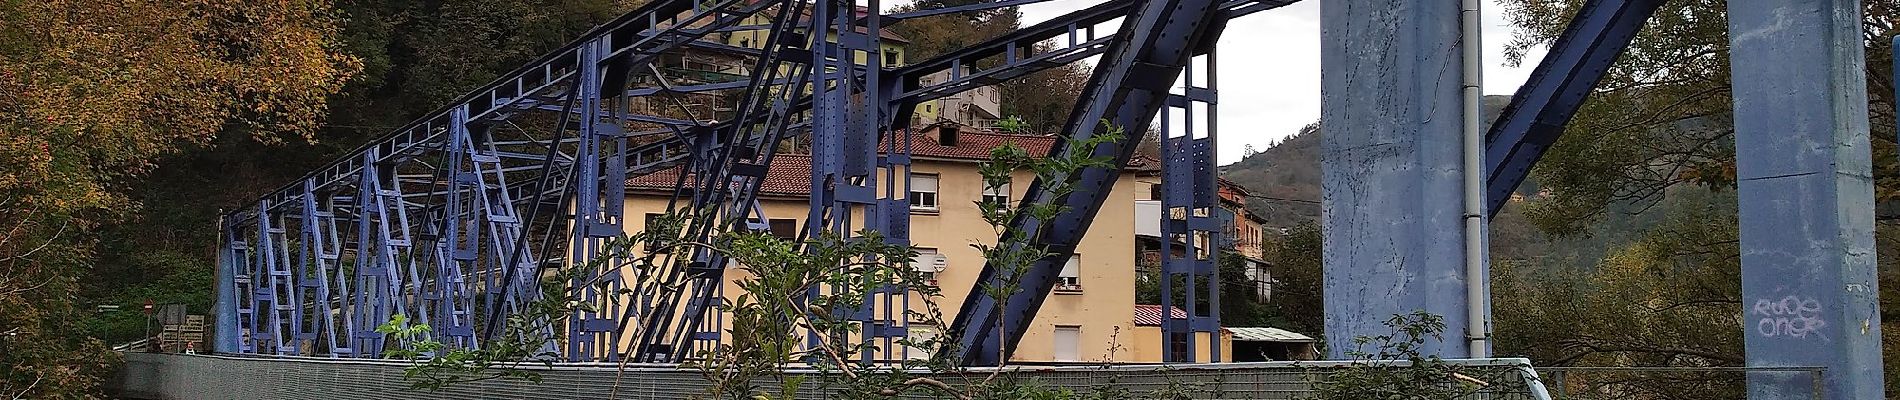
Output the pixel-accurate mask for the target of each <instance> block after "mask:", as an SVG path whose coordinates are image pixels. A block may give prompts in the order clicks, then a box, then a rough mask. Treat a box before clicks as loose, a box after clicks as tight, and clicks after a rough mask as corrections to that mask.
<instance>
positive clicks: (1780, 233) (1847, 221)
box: [1728, 0, 1882, 399]
mask: <svg viewBox="0 0 1900 400" xmlns="http://www.w3.org/2000/svg"><path fill="white" fill-rule="evenodd" d="M1728 5H1729V34H1730V44H1731V46H1732V48H1731V54H1730V60H1731V62H1732V63H1733V79H1734V88H1735V91H1734V95H1735V152H1736V156H1737V163H1736V178H1737V179H1739V182H1738V185H1739V187H1740V188H1739V190H1740V191H1739V193H1738V195H1739V196H1740V216H1741V240H1742V242H1741V246H1742V301H1743V303H1742V307H1743V308H1742V313H1743V316H1744V319H1743V326H1742V329H1743V330H1745V331H1746V332H1745V333H1744V338H1745V341H1746V345H1747V359H1748V365H1749V366H1751V367H1791V366H1819V367H1826V368H1827V370H1826V371H1825V372H1824V373H1823V375H1822V378H1823V381H1825V384H1824V385H1819V386H1823V387H1822V388H1817V387H1816V386H1817V385H1816V384H1815V382H1814V378H1813V376H1811V375H1809V374H1805V373H1785V372H1779V373H1778V372H1752V373H1750V374H1749V375H1748V388H1749V398H1751V399H1793V398H1801V399H1806V398H1812V397H1809V396H1811V395H1812V393H1813V391H1814V390H1816V389H1824V393H1825V398H1828V399H1877V398H1881V397H1882V395H1881V370H1880V368H1881V366H1880V314H1879V303H1878V293H1879V291H1878V290H1877V289H1876V287H1875V283H1876V281H1877V280H1876V278H1875V263H1874V204H1873V193H1874V187H1873V173H1872V157H1871V156H1870V155H1869V147H1870V146H1871V143H1870V142H1869V141H1868V140H1869V137H1868V127H1867V125H1868V124H1867V86H1866V82H1867V80H1866V75H1865V74H1866V60H1865V54H1864V53H1865V51H1864V50H1863V48H1862V46H1861V21H1860V17H1861V13H1860V3H1859V2H1858V1H1855V0H1731V1H1729V2H1728Z"/></svg>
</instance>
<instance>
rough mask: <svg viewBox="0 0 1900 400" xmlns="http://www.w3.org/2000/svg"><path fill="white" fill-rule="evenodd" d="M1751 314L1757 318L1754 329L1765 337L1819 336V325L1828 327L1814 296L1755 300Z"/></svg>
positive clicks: (1818, 302)
mask: <svg viewBox="0 0 1900 400" xmlns="http://www.w3.org/2000/svg"><path fill="white" fill-rule="evenodd" d="M1753 314H1754V316H1755V317H1756V318H1759V320H1757V321H1756V322H1755V332H1756V333H1760V334H1761V335H1762V336H1766V337H1789V338H1796V339H1806V338H1808V336H1810V335H1812V336H1815V337H1822V336H1821V328H1825V327H1827V321H1826V320H1823V319H1822V318H1821V301H1820V300H1815V299H1813V298H1802V297H1800V296H1788V297H1783V298H1781V300H1771V299H1757V300H1755V309H1754V310H1753Z"/></svg>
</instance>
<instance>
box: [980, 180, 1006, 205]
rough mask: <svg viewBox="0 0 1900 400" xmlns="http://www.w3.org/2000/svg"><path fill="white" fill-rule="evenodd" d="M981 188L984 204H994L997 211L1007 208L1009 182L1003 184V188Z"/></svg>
mask: <svg viewBox="0 0 1900 400" xmlns="http://www.w3.org/2000/svg"><path fill="white" fill-rule="evenodd" d="M983 186H984V187H983V202H984V203H995V204H996V205H997V206H998V207H997V209H999V210H1000V209H1003V208H1006V207H1009V182H1003V186H999V187H994V188H992V187H989V185H987V184H985V185H983Z"/></svg>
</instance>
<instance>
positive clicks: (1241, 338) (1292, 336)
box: [1225, 326, 1318, 343]
mask: <svg viewBox="0 0 1900 400" xmlns="http://www.w3.org/2000/svg"><path fill="white" fill-rule="evenodd" d="M1225 329H1227V331H1229V332H1233V333H1234V341H1236V342H1281V343H1313V342H1318V340H1315V339H1313V337H1311V336H1306V335H1302V334H1299V333H1295V332H1293V331H1289V330H1285V329H1280V328H1269V327H1256V328H1246V327H1232V326H1229V327H1226V328H1225Z"/></svg>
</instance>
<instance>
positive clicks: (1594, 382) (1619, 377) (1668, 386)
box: [1537, 367, 1826, 400]
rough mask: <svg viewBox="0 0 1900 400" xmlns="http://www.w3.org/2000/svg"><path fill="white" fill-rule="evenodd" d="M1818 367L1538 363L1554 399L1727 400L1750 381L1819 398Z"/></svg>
mask: <svg viewBox="0 0 1900 400" xmlns="http://www.w3.org/2000/svg"><path fill="white" fill-rule="evenodd" d="M1823 370H1824V368H1821V367H1776V368H1768V367H1753V368H1744V367H1542V368H1538V369H1537V374H1538V375H1539V376H1540V377H1541V380H1542V381H1543V383H1544V386H1545V387H1546V388H1547V390H1549V392H1550V395H1551V397H1552V398H1553V399H1556V400H1598V399H1618V400H1624V399H1633V400H1650V399H1669V400H1701V399H1708V400H1727V399H1741V398H1747V397H1748V393H1747V384H1748V380H1749V379H1751V378H1752V379H1765V380H1776V381H1783V382H1792V383H1796V384H1793V385H1781V387H1784V388H1787V387H1811V388H1812V390H1810V391H1807V392H1806V393H1788V395H1791V396H1792V397H1784V398H1789V399H1821V398H1822V396H1821V395H1822V391H1823V390H1824V389H1825V383H1826V382H1825V381H1823V380H1822V372H1823Z"/></svg>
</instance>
